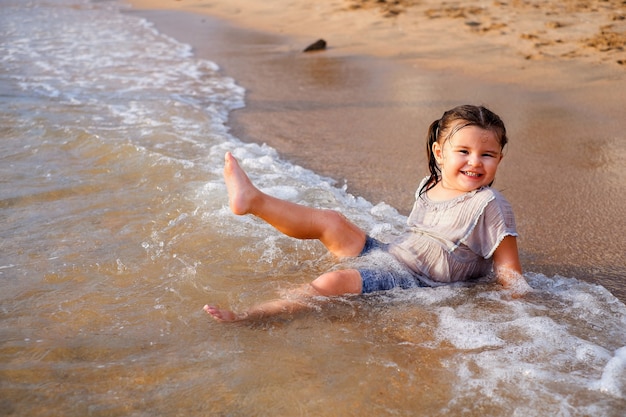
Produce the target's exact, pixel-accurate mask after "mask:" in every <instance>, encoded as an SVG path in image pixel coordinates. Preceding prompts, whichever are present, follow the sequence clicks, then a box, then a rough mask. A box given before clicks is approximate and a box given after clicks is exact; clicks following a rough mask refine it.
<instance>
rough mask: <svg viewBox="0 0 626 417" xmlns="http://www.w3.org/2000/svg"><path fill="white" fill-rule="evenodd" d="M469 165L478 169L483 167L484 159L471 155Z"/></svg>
mask: <svg viewBox="0 0 626 417" xmlns="http://www.w3.org/2000/svg"><path fill="white" fill-rule="evenodd" d="M467 163H468V165H470V166H473V167H477V166H480V165H482V163H483V162H482V159H480V157H479V156H477V155H470V156H469V160H468V162H467Z"/></svg>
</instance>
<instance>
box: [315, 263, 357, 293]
mask: <svg viewBox="0 0 626 417" xmlns="http://www.w3.org/2000/svg"><path fill="white" fill-rule="evenodd" d="M311 286H312V287H313V288H314V289H315V290H316V291H317V292H318V293H320V294H321V295H324V296H330V295H344V294H361V289H362V286H363V285H362V281H361V274H359V271H357V270H355V269H344V270H339V271H331V272H327V273H325V274H323V275H321V276H319V277H318V278H317V279H316V280H314V281H313V282H312V283H311Z"/></svg>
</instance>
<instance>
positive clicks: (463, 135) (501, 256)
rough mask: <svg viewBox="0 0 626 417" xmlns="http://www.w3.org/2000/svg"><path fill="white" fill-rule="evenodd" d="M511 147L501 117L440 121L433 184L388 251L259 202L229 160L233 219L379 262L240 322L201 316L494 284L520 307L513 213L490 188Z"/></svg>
mask: <svg viewBox="0 0 626 417" xmlns="http://www.w3.org/2000/svg"><path fill="white" fill-rule="evenodd" d="M507 141H508V138H507V136H506V129H505V127H504V123H503V122H502V120H501V119H500V117H498V116H497V115H496V114H494V113H493V112H491V111H490V110H488V109H486V108H485V107H482V106H471V105H464V106H459V107H455V108H454V109H452V110H449V111H447V112H445V113H444V114H443V116H442V117H441V119H438V120H436V121H434V122H433V123H432V124H431V125H430V127H429V131H428V141H427V152H428V160H429V162H428V165H429V170H430V176H429V177H427V178H425V179H424V180H422V182H421V184H420V186H419V187H418V191H417V193H416V200H415V204H414V206H413V210H412V211H411V214H410V215H409V217H408V220H407V230H406V232H405V233H403V234H402V235H401V236H398V237H396V238H395V239H394V240H392V241H391V242H390V243H383V242H381V241H378V240H376V239H374V238H372V237H370V236H368V235H367V234H366V233H365V232H364V231H362V230H361V229H359V228H358V227H357V226H356V225H354V224H353V223H351V222H350V221H349V220H348V219H346V218H345V217H344V216H343V215H341V214H340V213H338V212H336V211H332V210H325V209H318V208H312V207H307V206H302V205H298V204H295V203H292V202H289V201H285V200H280V199H277V198H275V197H272V196H270V195H268V194H265V193H263V192H262V191H260V190H259V189H258V188H256V187H255V186H254V185H253V184H252V182H251V181H250V180H249V178H248V176H247V175H246V173H245V172H244V171H243V170H242V169H241V167H240V166H239V164H238V162H237V161H236V159H235V158H234V157H233V156H232V155H231V154H230V153H227V154H226V157H225V167H224V178H225V181H226V186H227V189H228V195H229V204H230V208H231V210H232V212H233V213H234V214H237V215H244V214H252V215H254V216H257V217H259V218H261V219H263V220H265V221H266V222H267V223H269V224H270V225H272V226H274V227H275V228H276V229H278V230H279V231H281V232H282V233H284V234H286V235H288V236H291V237H294V238H298V239H318V240H320V241H321V242H322V243H323V244H324V245H325V246H326V248H327V249H328V250H329V251H330V252H331V253H333V254H334V255H336V256H339V257H359V258H364V259H367V257H370V256H371V257H374V256H375V262H374V261H372V262H371V263H370V264H367V262H366V263H365V265H366V266H365V267H362V268H358V269H356V268H355V269H340V270H333V271H330V272H327V273H325V274H323V275H321V276H319V277H318V278H316V279H315V280H314V281H313V282H311V283H310V284H308V285H306V286H304V287H302V288H300V289H299V290H297V292H296V293H295V294H294V296H291V297H288V298H283V299H278V300H274V301H270V302H266V303H263V304H261V305H258V306H255V307H252V308H250V309H248V310H247V311H245V312H242V313H236V312H233V311H231V310H228V309H221V308H219V307H215V306H209V305H206V306H205V307H204V310H205V311H206V312H207V313H208V314H210V315H211V316H212V317H213V318H214V319H216V320H217V321H224V322H230V321H241V320H254V319H258V318H262V317H266V316H273V315H276V314H281V313H293V312H295V311H297V310H301V309H304V308H306V307H307V306H308V305H309V303H307V299H308V298H310V297H315V296H326V297H329V296H339V295H347V294H364V293H371V292H374V291H384V290H390V289H392V288H396V287H400V288H415V287H425V286H438V285H446V284H450V283H455V282H468V283H471V282H483V281H485V280H484V279H485V278H491V277H495V280H496V281H497V282H498V283H499V284H501V285H502V286H503V287H504V288H505V289H508V290H509V291H511V293H512V295H513V296H514V297H519V296H521V295H523V294H524V293H526V292H527V291H528V290H529V289H530V287H529V286H528V284H527V283H526V281H525V279H524V277H523V276H522V268H521V265H520V261H519V255H518V250H517V240H516V237H517V231H516V227H515V219H514V216H513V211H512V209H511V206H510V204H509V203H508V202H507V201H506V199H505V198H504V197H503V196H502V195H501V194H500V193H499V192H498V191H496V190H494V189H493V188H491V184H492V183H493V181H494V178H495V175H496V171H497V169H498V166H499V164H500V161H501V160H502V157H503V150H504V147H505V145H506V143H507ZM381 258H384V259H385V261H384V262H381ZM373 259H374V258H373ZM361 260H363V259H361ZM361 264H363V262H361Z"/></svg>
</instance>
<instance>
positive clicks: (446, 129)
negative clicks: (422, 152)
mask: <svg viewBox="0 0 626 417" xmlns="http://www.w3.org/2000/svg"><path fill="white" fill-rule="evenodd" d="M459 122H460V123H459ZM467 126H476V127H479V128H481V129H485V130H490V131H492V132H493V133H495V135H496V138H497V139H498V142H499V143H500V148H501V149H504V147H505V145H506V144H507V142H508V141H509V139H508V138H507V136H506V128H505V127H504V122H503V121H502V119H500V116H498V115H497V114H495V113H494V112H492V111H491V110H489V109H487V108H486V107H483V106H473V105H469V104H466V105H463V106H458V107H455V108H453V109H451V110H448V111H447V112H445V113H444V114H443V116H441V119H437V120H435V121H434V122H432V123H431V124H430V127H429V128H428V136H427V140H426V155H427V157H428V170H429V171H430V177H429V178H428V181H426V182H425V183H424V186H422V188H421V189H420V191H419V195H422V194H424V193H425V192H426V191H428V190H430V189H431V188H433V187H434V186H435V185H437V183H438V182H439V181H440V180H441V169H439V165H437V160H436V159H435V155H434V153H433V144H434V143H435V142H439V143H440V144H441V145H443V143H444V142H445V141H447V140H450V138H452V136H453V135H454V134H455V133H456V132H458V131H459V130H461V129H463V128H464V127H467ZM489 185H491V184H489Z"/></svg>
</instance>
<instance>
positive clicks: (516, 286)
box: [493, 236, 531, 298]
mask: <svg viewBox="0 0 626 417" xmlns="http://www.w3.org/2000/svg"><path fill="white" fill-rule="evenodd" d="M493 270H494V272H495V273H496V281H497V282H498V284H501V285H502V286H503V287H504V288H505V289H507V290H510V291H511V292H512V295H513V297H514V298H518V297H521V296H523V295H524V294H526V293H527V292H528V291H530V290H531V288H530V286H529V285H528V283H527V282H526V280H525V279H524V276H523V275H522V265H521V263H520V260H519V252H518V250H517V239H516V238H515V236H506V237H505V238H504V239H502V242H500V245H499V246H498V248H497V249H496V251H495V252H494V254H493Z"/></svg>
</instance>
